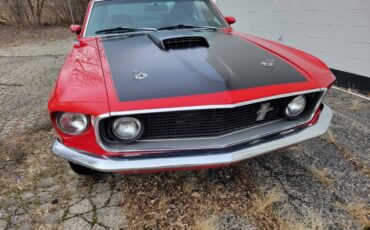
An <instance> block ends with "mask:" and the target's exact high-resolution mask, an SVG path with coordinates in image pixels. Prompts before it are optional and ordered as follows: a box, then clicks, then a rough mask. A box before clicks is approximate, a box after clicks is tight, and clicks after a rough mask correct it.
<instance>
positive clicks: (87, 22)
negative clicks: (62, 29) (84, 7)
mask: <svg viewBox="0 0 370 230" xmlns="http://www.w3.org/2000/svg"><path fill="white" fill-rule="evenodd" d="M101 1H103V0H95V1H93V2H92V3H91V4H92V5H91V9H90V11H89V12H88V13H89V16H88V17H87V20H86V25H85V28H84V34H83V37H84V38H86V32H87V27H89V24H90V18H91V14H92V11H93V9H94V4H95V2H101Z"/></svg>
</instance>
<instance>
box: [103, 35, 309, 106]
mask: <svg viewBox="0 0 370 230" xmlns="http://www.w3.org/2000/svg"><path fill="white" fill-rule="evenodd" d="M153 36H154V38H156V39H157V40H156V39H153ZM181 37H201V38H205V39H206V41H207V43H208V45H209V46H208V47H196V48H186V49H181V48H180V49H168V50H165V49H162V48H160V46H158V44H159V43H158V41H159V42H160V41H161V40H163V39H171V38H181ZM156 41H157V42H156ZM102 42H103V44H104V50H105V55H106V57H107V59H108V63H109V67H110V70H111V73H112V77H113V82H114V87H115V88H116V92H117V94H118V97H119V99H120V101H122V102H124V101H134V100H144V99H154V98H167V97H177V96H189V95H197V94H207V93H215V92H222V91H229V90H238V89H245V88H253V87H259V86H268V85H276V84H284V83H296V82H304V81H306V79H305V78H304V77H303V76H302V75H301V74H300V73H299V72H298V71H297V70H295V68H294V67H293V66H291V65H290V64H288V63H286V62H285V61H284V60H282V59H280V58H279V57H277V56H275V55H273V54H271V53H269V52H267V51H266V50H264V49H262V48H260V47H258V46H257V45H254V44H252V43H250V42H247V41H246V40H244V39H242V38H240V37H238V36H236V35H233V34H228V33H224V32H221V31H219V32H214V31H201V32H192V31H189V30H183V31H180V30H178V31H166V32H165V31H163V32H154V33H153V34H152V38H150V37H149V36H148V35H136V36H128V37H111V38H103V39H102ZM266 60H274V61H275V66H274V67H273V68H266V67H264V66H263V65H262V64H261V62H263V61H266ZM138 73H143V74H144V75H145V76H146V77H145V78H143V79H141V80H138V79H135V74H138Z"/></svg>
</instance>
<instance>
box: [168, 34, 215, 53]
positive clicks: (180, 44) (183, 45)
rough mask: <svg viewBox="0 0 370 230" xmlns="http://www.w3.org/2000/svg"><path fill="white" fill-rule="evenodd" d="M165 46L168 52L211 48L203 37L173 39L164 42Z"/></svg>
mask: <svg viewBox="0 0 370 230" xmlns="http://www.w3.org/2000/svg"><path fill="white" fill-rule="evenodd" d="M163 45H164V47H165V49H167V50H169V49H187V48H196V47H209V45H208V42H207V40H206V39H205V38H203V37H182V38H171V39H166V40H164V41H163Z"/></svg>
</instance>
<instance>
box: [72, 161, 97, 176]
mask: <svg viewBox="0 0 370 230" xmlns="http://www.w3.org/2000/svg"><path fill="white" fill-rule="evenodd" d="M69 165H70V166H71V169H72V171H73V172H74V173H76V174H78V175H81V176H92V175H97V174H99V172H98V171H95V170H92V169H89V168H86V167H84V166H81V165H77V164H74V163H72V162H69Z"/></svg>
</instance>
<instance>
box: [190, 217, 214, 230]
mask: <svg viewBox="0 0 370 230" xmlns="http://www.w3.org/2000/svg"><path fill="white" fill-rule="evenodd" d="M192 229H194V230H215V229H216V227H215V219H214V218H213V217H212V218H209V219H201V220H198V221H196V222H195V225H194V226H193V227H192Z"/></svg>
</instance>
